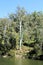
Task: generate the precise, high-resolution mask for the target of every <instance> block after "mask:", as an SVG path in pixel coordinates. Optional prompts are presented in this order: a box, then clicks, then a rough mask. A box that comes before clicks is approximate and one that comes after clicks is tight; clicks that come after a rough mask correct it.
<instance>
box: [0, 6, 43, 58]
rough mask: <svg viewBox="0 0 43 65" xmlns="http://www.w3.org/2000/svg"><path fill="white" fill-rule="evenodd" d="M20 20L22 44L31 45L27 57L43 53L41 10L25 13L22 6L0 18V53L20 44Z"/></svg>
mask: <svg viewBox="0 0 43 65" xmlns="http://www.w3.org/2000/svg"><path fill="white" fill-rule="evenodd" d="M20 21H21V25H22V28H21V29H22V32H21V37H22V45H25V46H28V47H32V48H33V50H31V51H32V52H29V53H28V54H27V55H28V57H30V56H31V57H35V56H36V57H37V56H39V55H43V12H36V11H35V12H33V13H31V14H30V13H27V12H26V11H25V9H24V8H19V7H18V8H17V11H16V12H15V13H13V14H10V15H9V17H8V18H0V55H2V54H6V53H7V52H9V51H10V50H11V49H14V48H16V46H17V45H20Z"/></svg>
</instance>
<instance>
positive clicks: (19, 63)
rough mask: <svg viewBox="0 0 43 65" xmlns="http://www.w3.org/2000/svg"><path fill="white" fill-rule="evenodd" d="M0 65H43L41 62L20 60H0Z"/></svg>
mask: <svg viewBox="0 0 43 65" xmlns="http://www.w3.org/2000/svg"><path fill="white" fill-rule="evenodd" d="M0 65H43V61H39V60H30V59H21V58H15V57H13V58H0Z"/></svg>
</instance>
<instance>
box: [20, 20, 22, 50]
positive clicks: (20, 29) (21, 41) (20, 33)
mask: <svg viewBox="0 0 43 65" xmlns="http://www.w3.org/2000/svg"><path fill="white" fill-rule="evenodd" d="M21 44H22V21H20V50H21Z"/></svg>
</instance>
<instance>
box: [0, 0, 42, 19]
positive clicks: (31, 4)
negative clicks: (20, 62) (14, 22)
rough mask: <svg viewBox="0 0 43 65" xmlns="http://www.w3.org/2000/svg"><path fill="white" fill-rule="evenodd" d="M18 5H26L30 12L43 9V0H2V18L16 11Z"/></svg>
mask: <svg viewBox="0 0 43 65" xmlns="http://www.w3.org/2000/svg"><path fill="white" fill-rule="evenodd" d="M17 6H20V7H24V8H25V9H26V11H27V12H29V13H31V12H34V11H43V0H0V18H3V17H7V16H8V15H9V14H11V13H14V12H15V11H16V8H17Z"/></svg>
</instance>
